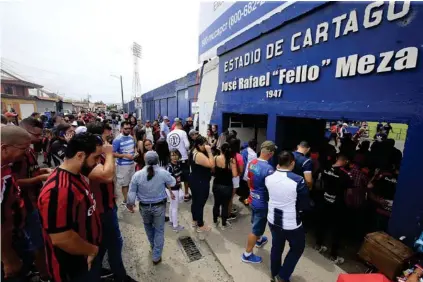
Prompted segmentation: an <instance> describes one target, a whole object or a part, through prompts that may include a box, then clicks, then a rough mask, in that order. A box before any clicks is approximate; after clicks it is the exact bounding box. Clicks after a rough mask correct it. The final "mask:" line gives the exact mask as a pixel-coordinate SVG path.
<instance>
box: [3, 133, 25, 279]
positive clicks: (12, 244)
mask: <svg viewBox="0 0 423 282" xmlns="http://www.w3.org/2000/svg"><path fill="white" fill-rule="evenodd" d="M30 144H31V139H30V136H29V134H28V133H27V132H26V131H25V130H24V129H22V128H20V127H17V126H3V127H2V129H1V186H0V187H1V188H0V189H1V194H0V202H1V262H2V271H1V274H2V275H1V276H2V277H1V280H2V281H22V280H23V278H24V277H25V276H26V274H27V273H28V269H27V268H26V269H24V268H23V263H22V259H23V258H24V257H23V256H22V253H23V250H22V246H23V245H24V243H25V241H24V238H25V236H24V230H23V227H24V223H25V211H26V210H25V206H24V202H23V200H22V198H21V197H20V189H19V187H18V186H17V185H16V180H15V176H14V175H13V173H12V169H11V165H12V164H13V163H14V162H16V161H18V160H20V159H21V158H22V157H23V156H24V155H25V151H26V150H27V149H28V147H29V145H30ZM26 266H27V264H26Z"/></svg>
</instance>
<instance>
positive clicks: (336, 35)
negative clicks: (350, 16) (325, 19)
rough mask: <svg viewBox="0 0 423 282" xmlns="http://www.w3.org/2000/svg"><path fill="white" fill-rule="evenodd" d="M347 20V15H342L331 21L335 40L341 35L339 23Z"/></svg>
mask: <svg viewBox="0 0 423 282" xmlns="http://www.w3.org/2000/svg"><path fill="white" fill-rule="evenodd" d="M346 18H347V14H342V15H340V16H338V17H336V18H334V19H333V20H332V23H334V24H335V26H336V28H335V38H338V37H339V35H340V34H341V22H342V21H343V20H345V19H346Z"/></svg>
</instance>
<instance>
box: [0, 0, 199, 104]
mask: <svg viewBox="0 0 423 282" xmlns="http://www.w3.org/2000/svg"><path fill="white" fill-rule="evenodd" d="M198 14H199V3H195V2H193V3H185V2H182V1H141V0H138V1H137V0H134V1H132V0H130V1H129V0H128V1H126V0H119V1H107V0H89V1H87V0H71V1H70V0H67V1H57V0H25V1H9V2H2V1H0V26H1V49H0V52H1V57H2V58H3V59H4V60H3V62H2V64H3V66H4V67H5V68H7V69H9V70H11V71H13V72H15V73H18V74H20V75H21V76H22V77H23V78H26V79H28V80H30V81H32V82H34V83H38V84H41V85H44V87H45V88H47V89H49V90H52V91H54V92H57V91H58V92H59V95H63V94H64V96H65V98H72V99H81V98H82V97H87V95H88V93H89V94H90V95H91V96H92V98H91V100H94V101H95V100H102V101H103V102H106V103H111V102H117V103H119V102H121V96H120V84H119V80H118V79H116V78H114V77H111V76H110V75H111V74H114V75H120V74H122V76H123V82H124V92H125V101H126V100H129V98H130V97H131V96H132V78H133V59H132V53H131V45H132V42H133V41H136V42H138V43H139V44H140V45H141V46H142V48H143V50H142V59H141V60H140V61H139V70H140V81H141V89H142V92H143V93H144V92H146V91H149V90H151V89H154V88H156V87H159V86H161V85H163V84H165V83H167V82H170V81H172V80H174V79H177V78H179V77H182V76H184V75H186V74H187V73H188V72H190V71H193V70H195V69H196V68H197V67H198V64H197V55H198Z"/></svg>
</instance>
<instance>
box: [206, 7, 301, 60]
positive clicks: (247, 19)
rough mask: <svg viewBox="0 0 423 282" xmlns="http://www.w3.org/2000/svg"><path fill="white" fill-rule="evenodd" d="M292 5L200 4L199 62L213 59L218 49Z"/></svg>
mask: <svg viewBox="0 0 423 282" xmlns="http://www.w3.org/2000/svg"><path fill="white" fill-rule="evenodd" d="M294 2H295V1H278V2H267V1H241V2H240V1H238V2H223V1H218V2H201V4H200V37H199V48H198V54H199V60H198V61H199V62H202V61H204V60H207V59H210V58H212V57H215V56H216V51H217V48H218V47H219V46H221V45H222V44H224V43H225V42H227V41H228V40H230V39H232V38H234V37H235V36H237V35H238V34H240V33H242V32H244V31H245V30H248V29H249V28H251V27H252V26H254V25H256V24H257V23H259V22H261V21H263V20H264V19H267V18H269V17H270V16H272V15H273V14H275V13H278V12H280V11H282V10H283V9H285V8H286V7H288V6H289V5H291V4H292V3H294Z"/></svg>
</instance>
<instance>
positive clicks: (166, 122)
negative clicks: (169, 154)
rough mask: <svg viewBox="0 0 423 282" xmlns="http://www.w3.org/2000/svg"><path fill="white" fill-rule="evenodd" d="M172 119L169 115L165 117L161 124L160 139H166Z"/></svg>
mask: <svg viewBox="0 0 423 282" xmlns="http://www.w3.org/2000/svg"><path fill="white" fill-rule="evenodd" d="M169 124H170V120H169V118H168V117H167V116H164V117H163V122H162V123H161V124H160V139H163V140H166V138H167V135H168V134H169V132H170V129H169Z"/></svg>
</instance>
